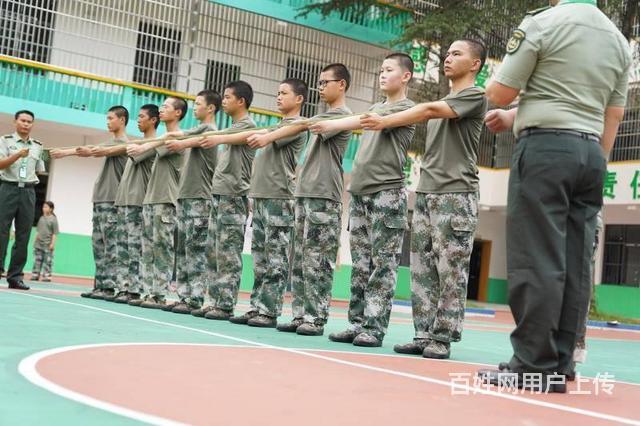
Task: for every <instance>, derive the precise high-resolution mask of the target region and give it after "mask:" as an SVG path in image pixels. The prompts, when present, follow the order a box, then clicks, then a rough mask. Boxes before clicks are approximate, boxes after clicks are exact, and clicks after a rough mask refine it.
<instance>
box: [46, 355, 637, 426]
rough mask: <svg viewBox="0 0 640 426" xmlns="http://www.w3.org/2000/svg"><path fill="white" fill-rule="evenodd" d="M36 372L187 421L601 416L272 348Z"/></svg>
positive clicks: (86, 362)
mask: <svg viewBox="0 0 640 426" xmlns="http://www.w3.org/2000/svg"><path fill="white" fill-rule="evenodd" d="M307 352H312V351H307ZM331 357H332V358H335V359H340V360H344V361H346V362H349V363H358V364H366V365H368V366H373V367H377V368H382V369H389V370H393V371H396V372H403V373H408V374H417V375H420V376H425V377H431V378H434V379H440V380H444V381H449V380H450V377H449V375H448V373H449V372H453V371H455V372H459V373H465V372H469V373H472V372H474V371H475V369H476V368H477V367H474V366H469V365H468V364H464V363H454V362H438V361H427V360H423V359H419V358H416V359H412V358H406V357H378V356H370V355H366V354H354V353H342V354H341V353H336V352H333V353H332V354H331ZM96 366H100V368H96ZM36 368H37V371H38V373H39V374H41V375H42V376H43V377H44V378H46V379H48V380H50V381H52V382H53V383H56V384H58V385H60V386H62V387H64V388H67V389H69V390H72V391H75V392H78V393H81V394H85V395H88V396H90V397H92V398H95V399H98V400H101V401H106V402H109V403H111V404H115V405H117V406H122V407H125V408H128V409H130V410H134V411H137V412H142V413H147V414H151V415H154V416H159V417H161V418H166V419H171V420H174V421H178V422H185V423H190V424H273V422H274V420H277V422H278V423H279V424H282V425H288V424H292V425H293V424H296V425H298V424H305V425H310V426H314V425H326V424H366V425H374V426H375V425H385V426H386V425H389V424H397V423H399V422H400V423H404V422H408V423H416V424H418V423H424V422H425V421H427V420H428V422H429V423H433V424H444V423H445V422H447V423H453V424H458V423H471V422H476V421H478V420H479V419H481V421H482V423H491V424H497V425H502V424H504V425H512V424H513V423H514V421H515V420H516V419H519V420H520V421H521V422H524V423H528V424H547V423H550V422H556V423H558V424H581V425H583V424H584V425H591V424H604V423H605V421H604V420H603V419H599V418H593V417H589V416H585V415H582V414H578V413H572V412H563V411H557V410H554V409H548V408H544V407H537V406H532V405H527V404H522V403H519V402H516V401H511V400H506V399H501V398H496V397H494V396H490V395H472V394H471V395H457V396H452V395H451V389H450V388H448V387H446V386H442V385H438V384H433V383H426V382H423V381H417V380H411V379H410V378H407V377H402V376H397V375H386V374H381V373H380V372H378V371H373V370H370V369H362V368H353V366H351V365H344V364H339V363H331V362H326V360H324V359H321V358H314V357H304V356H300V355H299V354H297V353H294V352H283V351H282V350H278V349H271V348H252V347H242V348H238V347H221V346H205V345H164V344H145V345H135V344H132V345H118V346H101V347H89V348H82V349H76V350H70V351H66V352H60V353H57V354H54V355H50V356H47V357H45V358H43V359H41V360H40V361H39V362H38V363H37V364H36ZM131 377H135V380H131ZM639 397H640V388H638V387H634V386H625V385H622V384H616V387H615V388H614V395H613V396H602V395H601V396H598V397H595V396H583V395H569V394H566V395H558V394H555V395H540V396H525V398H534V399H538V400H541V401H549V402H552V403H554V404H563V405H566V406H569V407H575V408H577V409H586V410H591V411H598V412H600V413H604V414H612V415H615V416H619V417H627V418H633V416H636V417H637V410H634V409H633V407H634V403H635V401H637V400H638V399H639ZM244 407H250V408H251V409H250V410H247V409H246V408H244ZM639 422H640V419H639ZM639 424H640V423H639Z"/></svg>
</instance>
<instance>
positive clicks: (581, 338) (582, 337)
mask: <svg viewBox="0 0 640 426" xmlns="http://www.w3.org/2000/svg"><path fill="white" fill-rule="evenodd" d="M596 220H597V222H596V238H595V241H594V242H593V255H592V256H591V298H590V300H589V310H588V311H587V315H586V317H585V318H584V324H583V326H582V329H581V330H580V332H579V333H578V341H577V342H576V348H577V349H586V347H587V342H586V334H587V322H588V321H589V313H591V312H592V311H595V310H596V276H595V269H596V254H597V252H598V245H599V244H600V238H601V236H602V230H603V228H604V222H603V220H602V210H600V212H599V213H598V217H597V219H596Z"/></svg>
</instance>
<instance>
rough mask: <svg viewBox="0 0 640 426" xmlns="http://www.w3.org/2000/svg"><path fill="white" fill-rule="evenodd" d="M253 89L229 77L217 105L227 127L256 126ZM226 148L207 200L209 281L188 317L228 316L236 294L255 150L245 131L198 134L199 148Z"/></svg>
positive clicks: (225, 318)
mask: <svg viewBox="0 0 640 426" xmlns="http://www.w3.org/2000/svg"><path fill="white" fill-rule="evenodd" d="M252 100H253V89H252V88H251V86H250V85H249V84H248V83H247V82H245V81H241V80H238V81H232V82H230V83H228V84H227V85H226V86H225V88H224V95H223V98H222V109H223V110H224V112H225V113H226V114H227V115H229V116H230V117H231V120H232V121H233V124H232V125H231V128H232V129H251V128H254V127H256V124H255V123H254V122H253V120H252V119H251V117H250V116H249V107H250V106H251V101H252ZM220 144H225V145H226V146H225V147H224V149H223V150H222V152H221V153H219V159H218V165H217V166H216V170H215V173H214V175H213V187H212V194H213V197H212V204H211V214H210V216H209V235H210V238H211V246H210V252H209V262H208V266H209V269H210V271H211V281H210V282H209V285H208V291H207V297H206V298H205V303H204V305H203V307H202V308H201V309H196V310H193V311H191V314H192V315H193V316H197V317H205V318H207V319H211V320H228V319H229V318H230V317H231V315H232V314H233V307H234V306H235V304H236V301H237V298H238V290H239V288H240V279H241V277H242V250H243V247H244V231H245V223H246V221H247V215H248V212H249V201H248V199H247V193H248V192H249V183H250V180H251V167H252V164H253V157H254V156H255V150H254V149H252V148H251V147H249V146H248V145H247V133H246V132H242V133H237V134H229V135H216V136H210V137H208V138H202V140H201V142H200V146H201V147H202V148H206V149H211V148H214V147H216V146H217V145H220Z"/></svg>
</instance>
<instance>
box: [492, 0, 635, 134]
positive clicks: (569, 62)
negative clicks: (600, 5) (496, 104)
mask: <svg viewBox="0 0 640 426" xmlns="http://www.w3.org/2000/svg"><path fill="white" fill-rule="evenodd" d="M595 6H596V2H595V0H594V1H589V0H574V1H561V2H560V3H559V4H558V5H557V6H555V7H551V8H547V9H545V10H543V11H540V12H538V11H535V12H533V13H531V14H529V15H528V16H527V17H526V18H525V19H524V21H523V22H522V23H521V24H520V26H519V27H518V29H517V30H516V31H515V32H514V34H513V36H512V38H511V40H510V41H509V43H508V45H507V54H506V55H505V58H504V62H503V63H502V65H501V66H500V68H499V70H498V72H497V74H496V77H495V79H496V81H497V82H499V83H501V84H503V85H505V86H508V87H512V88H516V89H521V90H523V91H524V93H522V94H521V98H520V102H519V104H518V114H517V116H516V120H515V123H514V132H515V134H516V136H517V135H518V134H519V133H520V131H522V130H523V129H526V128H529V127H541V128H558V129H571V130H576V131H582V132H587V133H593V134H595V135H598V136H600V135H601V134H602V131H603V128H604V110H605V108H606V107H608V106H621V107H622V106H624V105H625V101H626V96H627V87H628V84H629V69H630V67H631V63H632V59H631V54H630V50H629V44H628V42H627V40H626V39H625V38H624V36H623V35H622V34H621V33H620V31H618V29H617V28H616V26H615V25H614V24H613V23H612V22H611V21H610V20H609V18H607V17H606V15H605V14H604V13H602V12H601V11H600V10H598V9H597V7H595ZM573 64H581V65H585V64H588V65H589V66H580V67H574V66H573Z"/></svg>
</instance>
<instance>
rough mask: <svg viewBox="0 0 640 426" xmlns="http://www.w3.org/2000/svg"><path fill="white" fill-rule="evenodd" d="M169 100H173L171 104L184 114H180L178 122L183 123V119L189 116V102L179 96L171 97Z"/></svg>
mask: <svg viewBox="0 0 640 426" xmlns="http://www.w3.org/2000/svg"><path fill="white" fill-rule="evenodd" d="M167 99H171V103H172V104H173V107H174V108H175V109H177V110H178V111H181V112H182V114H180V119H179V120H178V121H182V119H183V118H184V117H185V116H186V115H187V109H188V106H187V101H185V100H184V99H182V98H179V97H177V96H169V97H168V98H167Z"/></svg>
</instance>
